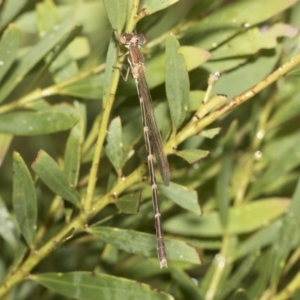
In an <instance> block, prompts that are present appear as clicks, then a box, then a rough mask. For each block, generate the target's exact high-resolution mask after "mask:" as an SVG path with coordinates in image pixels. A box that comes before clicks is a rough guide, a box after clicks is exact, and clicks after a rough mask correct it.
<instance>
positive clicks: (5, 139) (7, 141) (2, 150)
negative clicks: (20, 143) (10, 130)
mask: <svg viewBox="0 0 300 300" xmlns="http://www.w3.org/2000/svg"><path fill="white" fill-rule="evenodd" d="M12 139H13V136H12V135H10V134H0V145H1V147H0V167H1V165H2V163H3V161H4V158H5V156H6V153H7V150H8V149H9V146H10V145H11V141H12Z"/></svg>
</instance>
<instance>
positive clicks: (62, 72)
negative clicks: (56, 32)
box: [36, 0, 78, 82]
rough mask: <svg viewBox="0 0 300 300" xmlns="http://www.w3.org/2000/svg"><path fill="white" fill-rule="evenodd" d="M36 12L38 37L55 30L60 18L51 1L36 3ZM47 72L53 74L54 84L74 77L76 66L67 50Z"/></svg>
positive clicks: (49, 55) (50, 56)
mask: <svg viewBox="0 0 300 300" xmlns="http://www.w3.org/2000/svg"><path fill="white" fill-rule="evenodd" d="M36 10H37V22H38V27H39V34H40V36H43V35H45V34H46V33H49V32H51V31H52V30H53V28H57V26H58V24H59V23H60V20H61V18H60V16H59V14H58V11H57V9H56V7H55V5H54V3H53V2H52V0H47V1H44V2H42V3H38V4H37V8H36ZM60 47H61V45H60ZM52 55H53V54H48V55H47V56H46V62H49V61H51V59H52ZM49 70H50V72H51V73H52V74H53V77H54V79H55V82H61V81H64V80H67V79H69V78H71V77H74V76H76V74H77V73H78V67H77V64H76V62H75V61H73V59H72V57H71V55H70V54H69V52H68V49H65V50H64V51H63V52H61V53H60V54H59V56H58V57H57V58H56V59H55V60H54V61H53V62H52V64H51V66H50V68H49Z"/></svg>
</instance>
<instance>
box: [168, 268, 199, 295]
mask: <svg viewBox="0 0 300 300" xmlns="http://www.w3.org/2000/svg"><path fill="white" fill-rule="evenodd" d="M170 271H171V275H172V277H173V278H174V280H175V281H176V283H177V284H178V285H179V287H180V289H181V290H182V292H183V294H184V295H185V299H193V300H204V298H203V297H202V296H201V294H200V291H199V289H198V287H197V286H196V285H195V283H194V282H193V281H192V280H191V277H189V276H188V275H187V274H186V273H185V272H184V271H183V270H181V269H179V268H170Z"/></svg>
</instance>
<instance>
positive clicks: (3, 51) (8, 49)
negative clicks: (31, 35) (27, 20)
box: [0, 24, 21, 82]
mask: <svg viewBox="0 0 300 300" xmlns="http://www.w3.org/2000/svg"><path fill="white" fill-rule="evenodd" d="M20 43H21V32H20V29H19V27H17V26H16V25H14V24H10V25H9V27H8V28H7V29H6V30H5V31H4V33H3V36H2V39H1V42H0V82H1V80H2V79H3V77H4V75H5V74H6V73H7V71H8V70H9V69H10V67H11V65H12V64H13V62H14V61H15V59H16V57H17V53H18V50H19V47H20Z"/></svg>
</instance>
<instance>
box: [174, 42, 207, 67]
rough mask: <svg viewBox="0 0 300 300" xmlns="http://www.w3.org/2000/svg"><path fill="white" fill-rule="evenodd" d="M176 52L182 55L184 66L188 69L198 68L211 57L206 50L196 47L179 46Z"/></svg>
mask: <svg viewBox="0 0 300 300" xmlns="http://www.w3.org/2000/svg"><path fill="white" fill-rule="evenodd" d="M177 52H178V53H180V54H182V55H183V57H184V61H185V64H186V68H187V69H188V70H189V71H191V70H194V69H195V68H198V67H199V66H201V65H202V64H203V63H205V62H206V61H207V60H208V59H209V58H210V57H211V54H210V53H209V52H208V51H207V50H204V49H201V48H198V47H191V46H180V47H179V48H178V51H177Z"/></svg>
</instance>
